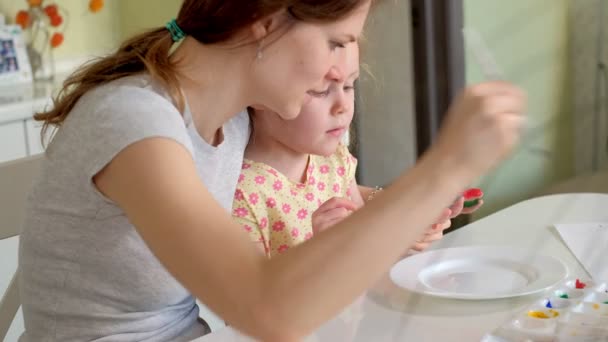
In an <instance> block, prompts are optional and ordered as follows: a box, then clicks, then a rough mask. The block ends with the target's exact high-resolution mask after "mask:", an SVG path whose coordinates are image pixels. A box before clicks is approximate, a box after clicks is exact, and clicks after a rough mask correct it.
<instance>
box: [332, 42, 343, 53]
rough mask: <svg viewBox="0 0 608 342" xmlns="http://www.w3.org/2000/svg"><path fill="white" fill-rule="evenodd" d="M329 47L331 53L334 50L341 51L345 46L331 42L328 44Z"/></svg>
mask: <svg viewBox="0 0 608 342" xmlns="http://www.w3.org/2000/svg"><path fill="white" fill-rule="evenodd" d="M329 47H330V48H331V51H334V50H336V49H343V48H344V47H345V44H344V43H340V42H335V41H332V42H329Z"/></svg>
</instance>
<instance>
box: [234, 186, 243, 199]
mask: <svg viewBox="0 0 608 342" xmlns="http://www.w3.org/2000/svg"><path fill="white" fill-rule="evenodd" d="M234 199H236V200H237V201H242V200H244V199H245V196H244V195H243V190H241V189H236V191H235V192H234Z"/></svg>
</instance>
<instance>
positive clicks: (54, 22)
mask: <svg viewBox="0 0 608 342" xmlns="http://www.w3.org/2000/svg"><path fill="white" fill-rule="evenodd" d="M49 19H50V22H51V26H53V27H58V26H61V24H62V23H63V17H62V16H60V15H59V14H55V15H51V16H49Z"/></svg>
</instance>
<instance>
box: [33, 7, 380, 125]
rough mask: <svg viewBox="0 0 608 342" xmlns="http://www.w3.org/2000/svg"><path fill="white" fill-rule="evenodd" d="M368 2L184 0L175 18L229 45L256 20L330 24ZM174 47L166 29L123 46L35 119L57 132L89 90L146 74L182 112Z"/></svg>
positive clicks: (82, 71) (75, 77)
mask: <svg viewBox="0 0 608 342" xmlns="http://www.w3.org/2000/svg"><path fill="white" fill-rule="evenodd" d="M368 1H369V0H299V1H298V0H184V3H183V4H182V7H181V9H180V12H179V15H178V16H177V19H176V21H177V25H178V26H179V27H180V28H181V29H182V31H183V32H184V33H185V34H186V35H188V36H190V37H192V38H194V39H196V40H197V41H198V42H200V43H202V44H214V43H221V42H225V41H228V40H229V39H230V38H233V37H234V36H235V35H236V34H237V33H239V32H240V31H241V30H242V29H244V28H246V27H247V26H249V25H251V24H253V23H254V22H256V21H257V20H259V19H262V18H264V17H266V16H269V15H271V14H273V13H276V12H278V11H280V10H286V11H287V13H288V14H289V15H290V16H291V17H292V18H293V19H294V20H296V21H306V22H331V21H336V20H339V19H341V18H344V17H346V16H348V15H349V14H350V13H351V12H352V11H354V10H355V9H357V8H359V7H360V6H361V5H363V4H365V3H367V2H368ZM172 45H173V40H172V38H171V34H170V33H169V31H168V30H167V29H165V28H164V27H163V28H158V29H154V30H151V31H148V32H145V33H143V34H140V35H137V36H135V37H133V38H131V39H129V40H127V41H126V42H124V43H123V44H122V45H121V46H120V47H119V48H118V50H117V51H116V52H114V53H113V54H111V55H109V56H106V57H103V58H99V59H96V60H93V61H91V62H89V63H87V64H85V65H83V66H82V67H81V68H79V69H78V70H77V71H76V72H75V73H74V74H72V75H71V76H70V77H68V78H67V79H66V81H65V82H64V84H63V87H62V89H61V91H60V92H59V94H58V95H57V96H56V97H55V98H54V99H53V102H54V105H53V107H52V109H50V110H49V111H46V112H42V113H37V114H36V115H34V118H35V119H36V120H38V121H44V126H43V130H42V135H43V136H44V135H45V132H46V131H47V130H48V128H49V126H61V124H62V123H63V121H64V120H65V118H66V117H67V116H68V114H69V113H70V111H71V110H72V109H73V108H74V106H75V105H76V103H77V102H78V100H79V99H80V98H81V97H82V96H83V95H84V94H85V93H87V92H88V91H90V90H91V89H93V88H95V87H97V86H100V85H103V84H105V83H108V82H111V81H113V80H116V79H119V78H122V77H126V76H131V75H136V74H139V73H143V72H147V73H149V74H150V75H151V76H152V77H154V78H155V79H157V80H159V81H161V82H162V83H163V84H164V85H165V86H166V88H167V91H168V92H169V94H170V95H171V97H172V98H173V99H174V101H175V103H176V104H177V106H178V109H179V110H180V111H183V108H184V99H183V96H182V95H181V92H180V91H179V84H178V81H177V77H176V74H175V66H174V65H173V63H172V62H171V60H170V58H169V51H170V49H171V46H172Z"/></svg>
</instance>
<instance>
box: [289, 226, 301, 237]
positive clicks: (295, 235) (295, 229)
mask: <svg viewBox="0 0 608 342" xmlns="http://www.w3.org/2000/svg"><path fill="white" fill-rule="evenodd" d="M291 236H292V237H294V238H297V237H298V236H300V231H299V230H298V228H294V229H292V230H291Z"/></svg>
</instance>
